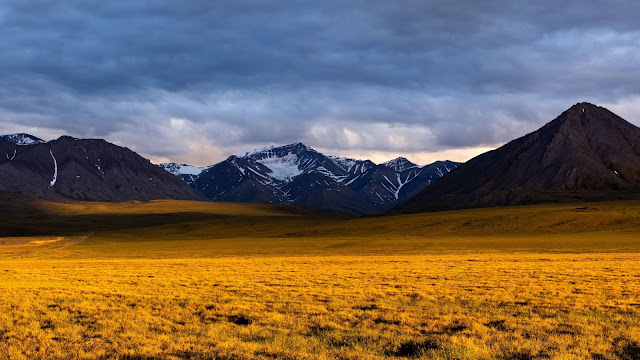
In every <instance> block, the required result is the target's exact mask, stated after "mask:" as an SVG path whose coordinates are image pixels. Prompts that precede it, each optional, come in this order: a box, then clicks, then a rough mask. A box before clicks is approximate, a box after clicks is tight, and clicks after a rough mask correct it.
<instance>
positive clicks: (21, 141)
mask: <svg viewBox="0 0 640 360" xmlns="http://www.w3.org/2000/svg"><path fill="white" fill-rule="evenodd" d="M0 140H6V141H9V142H12V143H14V144H16V145H33V144H42V143H44V142H45V141H44V140H42V139H40V138H37V137H35V136H33V135H29V134H24V133H21V134H11V135H0Z"/></svg>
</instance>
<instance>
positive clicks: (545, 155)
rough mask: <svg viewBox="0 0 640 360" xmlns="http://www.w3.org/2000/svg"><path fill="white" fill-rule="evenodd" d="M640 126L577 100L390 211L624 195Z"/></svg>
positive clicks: (634, 184) (639, 158) (637, 159)
mask: <svg viewBox="0 0 640 360" xmlns="http://www.w3.org/2000/svg"><path fill="white" fill-rule="evenodd" d="M639 144H640V128H638V127H636V126H634V125H633V124H631V123H629V122H627V121H626V120H624V119H622V118H621V117H619V116H618V115H616V114H614V113H612V112H611V111H609V110H607V109H605V108H602V107H599V106H596V105H593V104H590V103H577V104H575V105H573V106H572V107H571V108H569V109H568V110H566V111H564V112H563V113H562V114H560V115H559V116H558V117H556V118H555V119H554V120H552V121H550V122H549V123H547V124H545V125H544V126H542V127H541V128H540V129H538V130H536V131H534V132H532V133H530V134H527V135H525V136H522V137H520V138H518V139H515V140H512V141H510V142H509V143H507V144H505V145H504V146H502V147H500V148H498V149H495V150H492V151H489V152H486V153H484V154H481V155H478V156H476V157H475V158H473V159H471V160H469V161H467V162H466V163H465V164H463V165H461V166H460V167H458V168H457V169H456V170H455V171H452V172H451V173H449V174H447V175H446V176H445V177H444V178H443V181H440V182H438V183H436V184H434V185H433V186H431V187H428V188H425V189H424V190H422V191H421V192H420V193H418V194H416V195H415V196H413V197H411V198H409V199H407V200H406V201H404V202H402V203H401V204H399V205H398V206H396V207H395V208H394V210H393V212H399V213H405V212H421V211H436V210H447V209H459V208H469V207H484V206H505V205H522V204H529V203H540V202H557V201H575V200H579V201H584V200H599V199H608V198H618V197H622V198H629V197H634V196H636V195H635V194H634V192H636V191H637V190H638V189H640V148H639Z"/></svg>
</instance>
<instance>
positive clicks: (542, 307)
mask: <svg viewBox="0 0 640 360" xmlns="http://www.w3.org/2000/svg"><path fill="white" fill-rule="evenodd" d="M582 207H584V206H576V205H570V204H569V205H566V204H565V205H542V206H534V207H520V208H504V209H484V210H468V211H457V212H448V213H437V214H422V215H408V216H398V217H383V218H368V219H344V218H340V217H327V216H317V215H313V214H309V213H306V214H305V213H301V212H300V211H299V210H294V211H292V210H291V209H288V208H282V207H270V206H256V207H254V206H253V205H240V206H237V205H234V204H222V205H219V204H199V203H183V202H154V203H151V204H140V203H127V204H116V205H111V204H65V205H58V204H52V203H41V204H39V209H40V210H41V211H42V213H40V214H39V215H38V221H37V222H33V219H30V218H29V216H26V217H24V219H27V220H21V219H22V218H21V217H20V216H19V215H15V216H13V217H11V218H10V221H11V226H12V231H14V230H15V229H23V231H24V232H44V230H47V229H48V231H49V232H50V234H49V235H48V236H47V235H44V234H43V235H42V236H40V237H37V236H35V237H34V236H32V237H29V238H28V239H26V238H20V237H15V236H14V237H12V238H4V239H3V238H0V242H1V241H5V242H6V243H7V244H6V245H4V246H3V245H0V258H2V260H0V294H2V296H1V297H0V358H2V359H4V358H7V359H69V358H87V359H95V358H98V359H107V358H121V359H153V358H158V359H172V358H175V359H183V358H195V359H210V358H220V359H254V358H255V359H274V358H275V359H299V358H303V359H304V358H307V359H362V358H364V359H368V358H369V359H382V358H425V359H432V358H433V359H495V358H499V359H537V358H540V359H543V358H554V359H585V358H586V359H638V358H640V231H639V230H640V220H639V219H640V216H639V215H640V203H639V202H619V203H599V204H590V205H589V206H588V207H587V209H582ZM302 214H304V215H305V216H301V215H302ZM157 216H159V217H157ZM29 219H30V220H29ZM92 223H93V224H95V225H94V226H93V227H92V226H91V224H92ZM45 225H46V227H45ZM1 228H2V225H0V230H2V229H1ZM91 228H93V229H98V230H97V232H96V233H95V234H87V233H86V231H87V230H88V229H91ZM59 237H61V238H62V239H58V238H59ZM9 239H12V240H11V244H9V242H10V241H9ZM51 240H56V241H53V242H50V241H51Z"/></svg>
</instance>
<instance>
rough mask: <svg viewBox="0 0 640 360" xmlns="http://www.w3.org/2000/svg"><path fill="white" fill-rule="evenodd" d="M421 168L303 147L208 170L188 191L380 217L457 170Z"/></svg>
mask: <svg viewBox="0 0 640 360" xmlns="http://www.w3.org/2000/svg"><path fill="white" fill-rule="evenodd" d="M457 165H458V164H457V163H453V162H438V163H435V164H432V165H429V166H426V167H419V166H417V165H415V164H412V163H410V162H409V161H408V160H406V159H403V158H399V159H396V160H393V161H391V162H388V163H385V164H381V165H376V164H374V163H373V162H371V161H369V160H355V159H349V158H342V157H333V156H325V155H323V154H321V153H319V152H317V151H315V150H314V149H312V148H309V147H307V146H305V145H304V144H301V143H297V144H291V145H285V146H279V147H276V146H270V147H265V148H260V149H256V150H253V151H250V152H247V153H245V154H242V155H239V156H231V157H229V158H228V159H227V160H225V161H223V162H221V163H218V164H216V165H214V166H211V167H210V168H209V169H207V170H205V171H203V172H202V173H201V174H200V176H199V177H198V179H197V180H196V181H195V182H193V183H192V184H191V185H192V186H193V187H194V188H195V189H196V190H198V191H199V192H201V193H202V194H204V195H205V196H207V197H208V198H209V199H211V200H214V201H225V202H269V203H279V204H297V205H303V206H308V207H314V208H321V209H329V210H337V211H342V212H346V213H351V214H374V213H379V212H382V211H384V210H386V209H388V208H389V207H390V206H392V205H393V204H394V203H395V202H397V201H398V200H401V199H404V198H405V197H406V196H407V195H408V194H410V193H412V192H413V191H416V190H418V189H420V188H422V187H423V186H426V185H428V184H430V183H431V182H433V181H435V180H437V179H438V178H440V177H442V175H444V174H446V173H447V172H449V171H450V170H451V169H453V168H455V167H456V166H457Z"/></svg>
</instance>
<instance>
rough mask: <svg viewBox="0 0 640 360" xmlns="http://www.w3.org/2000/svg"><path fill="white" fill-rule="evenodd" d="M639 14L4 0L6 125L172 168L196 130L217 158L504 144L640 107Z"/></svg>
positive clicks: (1, 71) (479, 4) (633, 9)
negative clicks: (298, 147)
mask: <svg viewBox="0 0 640 360" xmlns="http://www.w3.org/2000/svg"><path fill="white" fill-rule="evenodd" d="M638 13H640V3H637V2H634V1H589V2H585V1H564V2H557V1H537V2H528V3H527V2H515V1H408V0H407V1H295V0H294V1H291V0H287V1H238V0H235V1H180V2H177V1H119V0H112V1H81V0H76V1H73V0H70V1H64V2H58V1H51V0H19V1H18V0H15V1H12V0H8V1H3V2H2V3H1V4H0V35H2V39H3V41H2V42H0V53H1V54H2V55H0V79H2V81H1V82H0V116H2V117H3V118H2V122H3V123H5V127H7V124H14V125H15V124H18V123H22V124H24V125H25V126H28V127H30V128H46V129H52V130H56V131H62V132H67V133H71V134H74V135H77V136H101V137H107V138H108V139H110V140H114V141H118V142H120V143H122V144H124V145H127V146H130V147H132V148H134V149H136V150H139V151H142V152H143V153H145V154H148V155H155V156H164V157H172V156H174V157H175V156H183V157H184V156H186V155H188V154H189V153H194V152H195V151H196V150H193V149H191V148H189V147H188V146H185V145H184V143H183V140H184V138H185V137H188V138H189V139H191V140H193V141H195V140H194V139H198V140H197V141H196V143H197V144H199V145H197V146H196V147H200V148H201V147H202V146H204V145H202V144H207V145H206V146H209V147H211V148H212V149H217V150H219V152H220V154H219V155H218V154H216V156H223V155H224V154H226V153H228V151H232V149H233V150H235V149H241V148H244V147H247V146H250V145H255V144H260V143H284V142H293V141H307V142H310V145H312V146H317V147H321V148H325V149H335V150H340V149H357V150H394V151H436V150H440V149H444V148H451V147H465V146H480V145H486V144H498V143H501V142H504V141H507V140H509V139H511V138H513V137H515V136H520V135H523V134H524V133H525V132H527V131H531V130H533V129H535V128H536V127H538V126H540V125H541V124H542V123H544V122H545V121H548V120H551V118H552V117H553V116H555V115H557V114H559V113H560V112H561V111H562V110H564V109H565V108H567V107H569V106H571V105H572V104H573V103H575V102H577V101H582V100H587V101H592V102H597V103H618V104H620V103H624V102H633V101H634V99H635V98H637V96H638V93H640V81H638V80H640V22H638V21H637V19H636V15H637V14H638ZM629 120H631V121H633V120H635V119H629ZM0 124H2V123H0ZM54 132H55V131H54ZM158 140H160V141H158ZM194 146H195V145H194ZM224 149H228V151H226V150H224Z"/></svg>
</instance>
